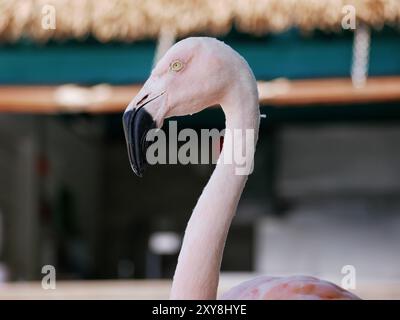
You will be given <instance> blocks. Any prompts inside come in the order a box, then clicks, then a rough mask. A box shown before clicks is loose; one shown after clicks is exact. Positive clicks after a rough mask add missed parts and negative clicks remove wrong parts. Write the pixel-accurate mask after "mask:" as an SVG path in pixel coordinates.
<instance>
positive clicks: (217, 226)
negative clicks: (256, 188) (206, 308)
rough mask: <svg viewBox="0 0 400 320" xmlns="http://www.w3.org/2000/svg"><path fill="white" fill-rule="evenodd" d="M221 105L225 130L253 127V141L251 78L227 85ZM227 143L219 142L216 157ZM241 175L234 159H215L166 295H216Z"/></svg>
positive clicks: (256, 120)
mask: <svg viewBox="0 0 400 320" xmlns="http://www.w3.org/2000/svg"><path fill="white" fill-rule="evenodd" d="M222 108H223V110H224V113H225V117H226V129H227V131H228V129H229V130H231V131H233V129H242V130H243V131H244V132H245V130H246V129H250V130H253V133H254V145H255V142H256V140H257V137H258V127H259V117H260V115H259V105H258V94H257V89H256V86H255V81H252V78H251V79H249V81H248V82H247V83H245V84H244V85H240V84H239V85H238V86H236V87H235V88H234V87H232V88H231V92H230V93H229V94H228V95H227V96H226V97H224V99H223V102H222ZM236 143H237V141H235V142H234V144H233V148H235V146H237V144H236ZM225 144H226V139H225V143H224V145H225ZM254 145H253V146H254ZM226 149H227V148H225V146H224V147H223V150H222V153H221V155H220V158H219V159H220V160H222V159H223V157H224V155H225V154H226V153H227V150H226ZM253 157H254V153H251V154H248V155H247V158H246V161H250V162H252V161H253ZM246 181H247V175H240V174H237V165H235V164H234V163H232V164H225V163H223V162H220V161H219V163H218V164H217V165H216V168H215V170H214V172H213V174H212V175H211V178H210V180H209V182H208V183H207V185H206V187H205V188H204V190H203V192H202V194H201V196H200V198H199V200H198V202H197V205H196V207H195V208H194V210H193V213H192V215H191V218H190V220H189V222H188V225H187V227H186V231H185V236H184V240H183V244H182V249H181V252H180V254H179V258H178V264H177V267H176V271H175V276H174V280H173V283H172V289H171V294H170V298H171V299H216V296H217V289H218V282H219V271H220V267H221V260H222V255H223V250H224V247H225V241H226V237H227V234H228V231H229V227H230V225H231V222H232V219H233V217H234V216H235V213H236V208H237V205H238V202H239V199H240V196H241V194H242V191H243V188H244V186H245V184H246Z"/></svg>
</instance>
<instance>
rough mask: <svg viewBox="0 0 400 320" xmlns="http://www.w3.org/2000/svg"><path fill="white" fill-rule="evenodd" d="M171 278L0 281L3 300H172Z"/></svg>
mask: <svg viewBox="0 0 400 320" xmlns="http://www.w3.org/2000/svg"><path fill="white" fill-rule="evenodd" d="M242 280H243V279H241V277H238V278H237V277H234V278H232V277H229V278H226V279H224V277H222V278H221V281H220V288H219V293H222V292H224V291H226V290H228V289H229V288H231V287H232V286H234V285H236V284H238V283H239V282H241V281H242ZM399 284H400V283H399V282H398V281H382V282H362V283H361V281H358V284H357V290H356V291H355V292H356V294H358V295H359V296H360V297H361V298H363V299H400V285H399ZM170 287H171V281H169V280H112V281H111V280H103V281H58V282H57V287H56V289H55V290H44V289H42V287H41V282H18V283H3V284H0V300H10V299H18V300H19V299H22V300H24V299H35V300H36V299H91V300H92V299H94V300H100V299H129V300H140V299H168V296H169V291H170Z"/></svg>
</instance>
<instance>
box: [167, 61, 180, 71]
mask: <svg viewBox="0 0 400 320" xmlns="http://www.w3.org/2000/svg"><path fill="white" fill-rule="evenodd" d="M182 68H183V63H182V61H179V60H175V61H173V62H172V63H171V64H170V65H169V69H170V70H171V71H175V72H178V71H180V70H182Z"/></svg>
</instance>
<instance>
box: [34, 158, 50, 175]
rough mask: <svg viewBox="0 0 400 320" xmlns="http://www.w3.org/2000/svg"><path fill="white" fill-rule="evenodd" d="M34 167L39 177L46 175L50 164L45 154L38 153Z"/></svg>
mask: <svg viewBox="0 0 400 320" xmlns="http://www.w3.org/2000/svg"><path fill="white" fill-rule="evenodd" d="M36 168H37V171H38V174H39V176H40V177H45V176H47V175H48V173H49V170H50V164H49V161H48V159H47V157H46V156H45V155H40V156H39V157H38V160H37V163H36Z"/></svg>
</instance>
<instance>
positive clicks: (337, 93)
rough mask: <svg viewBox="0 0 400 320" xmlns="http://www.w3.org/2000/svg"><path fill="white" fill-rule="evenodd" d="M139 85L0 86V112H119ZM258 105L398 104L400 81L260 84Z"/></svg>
mask: <svg viewBox="0 0 400 320" xmlns="http://www.w3.org/2000/svg"><path fill="white" fill-rule="evenodd" d="M140 87H141V85H127V86H109V85H97V86H94V87H80V86H75V85H62V86H0V112H28V113H59V112H88V113H108V112H121V111H123V110H124V109H125V108H126V106H127V105H128V103H129V101H130V100H131V99H132V98H133V97H134V96H135V95H136V94H137V93H138V91H139V90H140ZM258 87H259V93H260V104H261V105H269V106H277V107H280V106H288V107H296V106H321V105H343V104H365V103H386V102H396V101H399V102H400V77H397V76H396V77H374V78H369V79H368V83H367V85H366V86H365V87H363V88H359V89H357V88H354V87H353V86H352V83H351V80H350V79H346V78H344V79H309V80H287V79H277V80H274V81H268V82H265V81H259V82H258Z"/></svg>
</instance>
